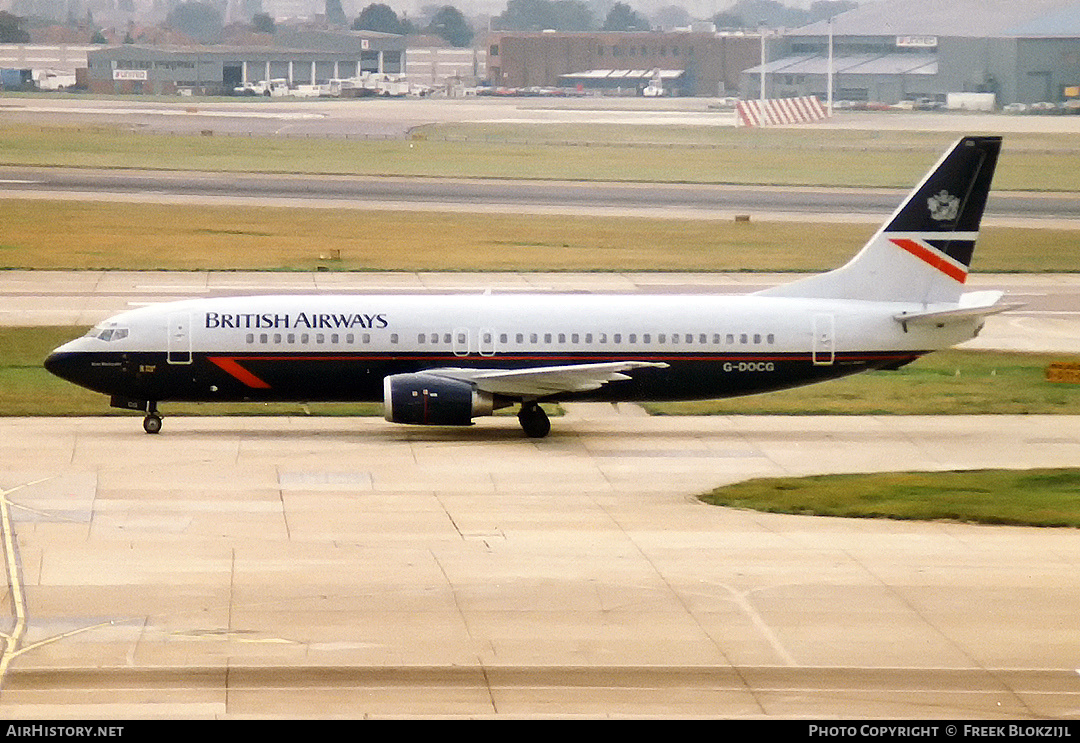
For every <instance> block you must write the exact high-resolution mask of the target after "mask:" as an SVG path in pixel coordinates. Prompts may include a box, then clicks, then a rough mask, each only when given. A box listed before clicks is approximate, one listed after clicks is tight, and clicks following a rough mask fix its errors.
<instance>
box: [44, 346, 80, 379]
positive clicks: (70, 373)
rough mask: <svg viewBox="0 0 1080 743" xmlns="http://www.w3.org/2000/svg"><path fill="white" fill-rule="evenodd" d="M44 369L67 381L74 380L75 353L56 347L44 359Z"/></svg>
mask: <svg viewBox="0 0 1080 743" xmlns="http://www.w3.org/2000/svg"><path fill="white" fill-rule="evenodd" d="M45 370H46V371H48V372H49V373H50V374H54V375H56V376H58V377H60V378H61V379H65V380H67V381H68V382H74V381H76V380H75V378H74V376H75V354H73V353H70V352H67V351H63V350H61V349H59V348H58V349H56V350H55V351H53V352H52V353H50V354H49V356H48V358H46V359H45Z"/></svg>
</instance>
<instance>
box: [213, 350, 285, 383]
mask: <svg viewBox="0 0 1080 743" xmlns="http://www.w3.org/2000/svg"><path fill="white" fill-rule="evenodd" d="M209 359H210V360H211V361H213V362H214V363H215V364H217V365H218V366H219V367H221V369H223V370H224V371H225V372H226V373H227V374H229V375H231V376H233V377H236V378H237V379H239V380H240V381H241V382H243V383H244V384H246V385H247V386H248V387H252V388H254V389H258V390H268V389H270V385H268V384H267V383H266V382H264V381H262V380H261V379H259V378H258V377H256V376H255V375H254V374H252V373H251V372H249V371H248V370H247V369H245V368H244V367H242V366H240V365H239V364H238V363H236V359H232V358H227V357H221V356H210V357H209Z"/></svg>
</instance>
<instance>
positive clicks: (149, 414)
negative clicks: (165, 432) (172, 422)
mask: <svg viewBox="0 0 1080 743" xmlns="http://www.w3.org/2000/svg"><path fill="white" fill-rule="evenodd" d="M142 427H143V430H144V431H146V432H147V433H161V414H160V413H158V409H157V403H156V402H150V403H147V404H146V417H145V418H143V422H142Z"/></svg>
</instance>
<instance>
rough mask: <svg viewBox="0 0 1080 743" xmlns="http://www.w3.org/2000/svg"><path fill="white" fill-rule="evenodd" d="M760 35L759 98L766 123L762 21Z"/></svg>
mask: <svg viewBox="0 0 1080 743" xmlns="http://www.w3.org/2000/svg"><path fill="white" fill-rule="evenodd" d="M758 31H759V35H760V36H761V66H760V67H758V70H760V72H761V80H760V82H759V83H758V86H759V91H758V92H759V96H758V97H759V98H760V99H761V115H762V120H763V121H764V116H765V21H761V22H760V23H759V24H758Z"/></svg>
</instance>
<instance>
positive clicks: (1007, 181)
mask: <svg viewBox="0 0 1080 743" xmlns="http://www.w3.org/2000/svg"><path fill="white" fill-rule="evenodd" d="M955 139H956V135H954V134H951V133H941V132H895V131H886V132H876V131H859V130H856V131H850V130H831V129H817V128H810V129H803V130H791V129H783V130H781V129H777V130H771V129H764V130H752V131H751V130H746V129H736V128H733V127H727V126H716V127H701V126H698V127H682V126H639V127H630V126H616V127H611V126H595V125H593V126H583V125H563V124H547V125H529V124H522V125H505V124H445V125H443V124H440V125H432V126H429V127H424V128H421V129H419V130H416V131H414V133H413V135H412V137H411V138H409V139H396V140H374V141H357V140H342V139H331V138H328V139H318V138H311V139H309V138H304V139H290V138H288V137H283V136H223V135H222V134H221V133H218V135H216V136H198V135H178V134H154V133H147V132H134V131H131V130H128V129H124V128H120V127H111V126H35V125H28V124H7V125H3V126H0V163H3V164H8V165H28V166H66V167H89V168H149V169H165V170H205V171H212V172H277V173H283V172H290V173H316V174H351V175H392V176H428V177H449V178H461V177H476V178H539V179H557V180H567V179H568V180H586V181H588V180H605V181H642V182H664V183H737V184H777V185H820V186H866V187H908V186H910V185H911V184H912V183H915V182H917V180H918V179H919V177H920V176H921V175H922V174H923V173H924V172H925V171H926V169H927V168H928V167H929V166H931V165H933V163H934V162H935V161H936V160H937V158H938V156H939V155H940V153H941V152H942V150H944V148H945V147H946V146H947V145H948V144H949V143H951V142H952V141H953V140H955ZM1078 166H1080V148H1077V147H1076V144H1075V139H1074V138H1073V139H1070V137H1069V136H1068V135H1064V134H1061V135H1055V134H1010V135H1009V136H1008V139H1007V142H1006V146H1005V148H1004V150H1003V154H1002V156H1001V161H1000V163H999V167H998V173H997V175H996V176H995V181H994V186H995V188H997V189H1008V190H1034V191H1072V190H1075V188H1076V178H1075V173H1076V172H1077V169H1078Z"/></svg>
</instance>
